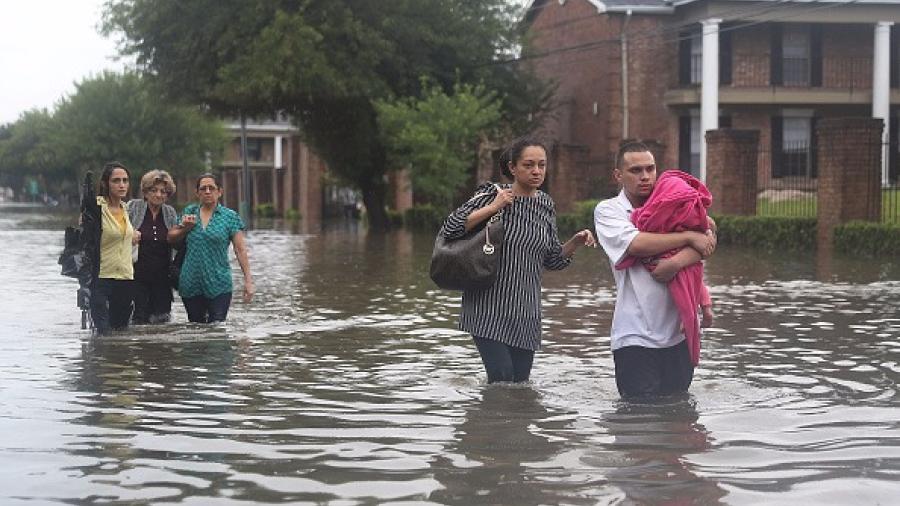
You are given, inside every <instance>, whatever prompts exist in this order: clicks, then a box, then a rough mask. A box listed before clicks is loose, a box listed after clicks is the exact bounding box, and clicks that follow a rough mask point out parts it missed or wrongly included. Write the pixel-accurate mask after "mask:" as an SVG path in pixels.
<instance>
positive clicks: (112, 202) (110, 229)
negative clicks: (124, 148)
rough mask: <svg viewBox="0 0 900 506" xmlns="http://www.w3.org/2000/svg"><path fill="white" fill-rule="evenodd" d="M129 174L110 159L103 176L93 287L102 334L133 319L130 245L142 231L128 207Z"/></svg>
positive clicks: (95, 319) (94, 316)
mask: <svg viewBox="0 0 900 506" xmlns="http://www.w3.org/2000/svg"><path fill="white" fill-rule="evenodd" d="M129 177H130V176H129V173H128V169H126V168H125V166H124V165H122V164H120V163H118V162H110V163H107V164H106V165H105V166H104V167H103V174H102V175H101V176H100V195H99V196H98V197H97V205H98V206H100V223H101V227H100V230H101V232H100V270H99V275H98V276H97V278H96V279H95V280H94V286H93V288H92V290H91V319H92V320H93V322H94V329H95V330H96V332H97V333H98V334H100V335H103V334H106V333H108V332H109V331H110V330H121V329H124V328H126V327H127V326H128V321H129V320H130V319H131V311H132V301H133V299H134V295H133V292H132V290H133V288H132V283H133V279H134V267H133V266H132V263H131V245H132V244H133V242H135V240H136V239H139V235H137V234H135V231H134V228H133V227H132V226H131V222H130V221H129V219H128V213H127V212H126V210H125V203H124V200H125V199H127V198H128V188H129ZM138 234H139V233H138Z"/></svg>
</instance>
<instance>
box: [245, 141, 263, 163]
mask: <svg viewBox="0 0 900 506" xmlns="http://www.w3.org/2000/svg"><path fill="white" fill-rule="evenodd" d="M262 145H263V140H262V139H259V138H250V139H247V161H248V162H258V161H260V160H262V151H263V149H262Z"/></svg>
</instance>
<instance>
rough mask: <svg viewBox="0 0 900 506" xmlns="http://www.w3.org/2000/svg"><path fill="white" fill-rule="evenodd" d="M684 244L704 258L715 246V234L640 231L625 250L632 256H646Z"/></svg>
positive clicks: (681, 246)
mask: <svg viewBox="0 0 900 506" xmlns="http://www.w3.org/2000/svg"><path fill="white" fill-rule="evenodd" d="M685 246H690V247H691V248H693V249H694V250H696V251H697V253H698V254H699V255H701V257H702V258H706V257H708V256H709V255H711V254H712V252H713V250H715V248H716V242H715V236H713V235H711V234H701V233H700V232H672V233H669V234H656V233H652V232H640V233H639V234H638V235H637V236H635V238H634V239H633V240H632V241H631V244H629V245H628V251H627V252H628V254H629V255H631V256H634V257H638V258H646V257H652V256H654V255H659V254H660V253H665V252H666V251H669V250H673V249H676V248H684V247H685ZM688 265H690V264H688Z"/></svg>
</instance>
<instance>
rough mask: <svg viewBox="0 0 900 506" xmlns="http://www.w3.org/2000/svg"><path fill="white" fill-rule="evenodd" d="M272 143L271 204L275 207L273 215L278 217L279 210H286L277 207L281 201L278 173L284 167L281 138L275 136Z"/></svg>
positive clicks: (279, 206)
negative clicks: (273, 155) (273, 157)
mask: <svg viewBox="0 0 900 506" xmlns="http://www.w3.org/2000/svg"><path fill="white" fill-rule="evenodd" d="M274 142H275V144H274V147H275V153H274V154H275V162H274V163H273V164H272V203H273V204H274V205H275V213H276V215H278V211H279V210H283V209H286V208H284V207H281V205H279V204H280V203H281V200H282V194H281V193H279V192H278V171H279V170H281V168H282V167H284V161H283V159H282V154H281V136H280V135H276V136H275V139H274Z"/></svg>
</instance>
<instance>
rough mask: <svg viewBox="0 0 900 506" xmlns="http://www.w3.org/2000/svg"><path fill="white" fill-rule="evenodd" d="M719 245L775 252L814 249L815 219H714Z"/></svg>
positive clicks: (755, 217)
mask: <svg viewBox="0 0 900 506" xmlns="http://www.w3.org/2000/svg"><path fill="white" fill-rule="evenodd" d="M713 219H715V220H716V225H717V226H718V229H719V233H718V236H719V244H735V245H739V246H753V247H758V248H763V249H768V250H774V249H815V247H816V219H815V218H797V217H792V218H789V217H782V216H713Z"/></svg>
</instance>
